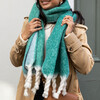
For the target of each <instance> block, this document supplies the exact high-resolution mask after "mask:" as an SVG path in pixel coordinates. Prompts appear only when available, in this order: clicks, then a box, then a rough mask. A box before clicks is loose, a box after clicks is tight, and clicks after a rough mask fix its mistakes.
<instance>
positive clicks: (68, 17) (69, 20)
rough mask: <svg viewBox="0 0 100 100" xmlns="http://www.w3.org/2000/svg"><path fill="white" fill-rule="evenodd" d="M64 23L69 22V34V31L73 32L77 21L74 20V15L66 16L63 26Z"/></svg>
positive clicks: (67, 32)
mask: <svg viewBox="0 0 100 100" xmlns="http://www.w3.org/2000/svg"><path fill="white" fill-rule="evenodd" d="M64 24H67V25H68V27H67V29H66V32H65V34H66V35H68V34H69V33H71V32H72V31H73V29H74V27H75V23H74V22H73V17H71V16H68V15H67V16H65V17H64V19H63V20H62V24H61V26H63V25H64Z"/></svg>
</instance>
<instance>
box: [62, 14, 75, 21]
mask: <svg viewBox="0 0 100 100" xmlns="http://www.w3.org/2000/svg"><path fill="white" fill-rule="evenodd" d="M64 19H69V20H70V21H73V17H71V16H69V15H67V16H65V17H64Z"/></svg>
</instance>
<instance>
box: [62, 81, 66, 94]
mask: <svg viewBox="0 0 100 100" xmlns="http://www.w3.org/2000/svg"><path fill="white" fill-rule="evenodd" d="M66 81H67V80H66ZM66 81H65V83H64V89H63V90H62V95H63V96H65V95H66V94H67V92H66V86H67V82H66Z"/></svg>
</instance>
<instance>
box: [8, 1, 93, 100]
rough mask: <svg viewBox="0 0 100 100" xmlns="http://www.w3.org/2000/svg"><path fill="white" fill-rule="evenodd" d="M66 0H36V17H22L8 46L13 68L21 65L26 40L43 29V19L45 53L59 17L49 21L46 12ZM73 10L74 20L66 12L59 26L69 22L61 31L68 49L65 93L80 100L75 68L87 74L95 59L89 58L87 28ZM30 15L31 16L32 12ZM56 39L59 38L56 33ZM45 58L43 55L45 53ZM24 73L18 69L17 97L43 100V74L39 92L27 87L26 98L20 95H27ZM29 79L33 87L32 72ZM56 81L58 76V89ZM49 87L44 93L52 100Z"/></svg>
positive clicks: (25, 99)
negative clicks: (20, 25) (9, 46)
mask: <svg viewBox="0 0 100 100" xmlns="http://www.w3.org/2000/svg"><path fill="white" fill-rule="evenodd" d="M66 2H67V0H37V3H36V4H37V7H38V8H39V11H40V16H39V18H31V20H30V16H31V14H30V16H29V18H28V17H25V21H24V24H23V27H22V31H21V34H20V36H19V37H18V38H17V40H16V42H15V44H14V46H13V47H12V49H11V52H10V59H11V62H12V64H13V65H14V66H16V67H19V66H22V63H23V58H24V57H25V56H24V54H25V48H26V45H27V41H28V39H30V37H31V36H32V35H34V33H35V32H37V31H39V32H40V30H42V29H43V27H41V26H43V24H42V20H43V23H44V29H45V49H44V51H45V52H46V41H47V39H48V37H49V36H51V35H52V34H53V33H52V34H51V32H52V31H53V29H54V26H55V25H56V23H57V21H58V20H57V21H53V22H51V21H48V20H49V19H48V17H47V15H46V14H48V12H49V13H50V11H51V10H50V9H53V8H57V9H59V8H60V7H62V6H63V5H64V3H66ZM67 4H68V2H67ZM66 6H68V5H66ZM42 8H43V9H44V10H43V9H42ZM69 8H70V7H69ZM60 9H61V10H62V9H63V8H60ZM60 9H59V12H60V11H61V10H60ZM35 10H36V9H35ZM45 10H46V11H45ZM42 11H43V12H44V13H45V14H44V13H43V12H42ZM47 11H48V12H47ZM63 11H65V9H63V10H62V12H63ZM68 11H69V12H72V10H71V9H68ZM37 13H38V12H37ZM55 13H58V12H57V10H56V11H55ZM73 13H76V14H77V15H78V17H77V19H76V20H74V17H73V16H70V15H67V16H65V17H63V20H62V22H61V26H60V27H61V28H62V27H63V26H64V25H68V26H67V28H66V30H65V34H64V41H65V45H66V49H67V51H68V59H69V75H68V79H67V88H66V91H67V92H68V93H72V94H75V95H77V96H78V98H79V100H83V97H82V94H81V91H80V89H79V83H78V78H77V75H76V70H77V71H78V72H80V73H81V74H88V73H89V72H90V71H91V69H92V67H93V65H94V60H93V57H92V50H91V48H90V47H89V45H88V43H87V35H86V31H87V29H88V28H87V26H85V25H83V24H84V19H83V17H82V15H81V14H80V13H79V12H77V11H74V12H73ZM50 14H51V13H50ZM53 14H54V13H52V15H53ZM60 14H61V13H60ZM45 15H46V16H45ZM32 16H34V15H33V14H32ZM57 18H58V17H57ZM46 19H47V20H46ZM52 20H54V19H52ZM78 21H79V23H78ZM58 30H59V28H58ZM58 32H59V31H58ZM56 33H57V32H56ZM56 38H58V35H57V37H56ZM57 42H58V41H57ZM52 48H53V47H52ZM51 56H52V55H51ZM44 58H45V54H44ZM23 72H24V71H22V72H21V76H20V81H19V84H18V88H17V96H16V100H37V99H41V100H42V99H43V97H42V92H43V86H44V85H43V83H46V81H45V78H44V76H42V80H41V84H40V88H39V90H38V91H36V95H35V96H34V94H33V93H32V91H30V90H29V94H30V95H29V96H28V97H26V96H24V95H23V94H24V93H26V95H27V92H25V91H24V88H25V85H24V83H25V82H26V81H25V80H26V77H25V76H24V73H23ZM32 78H33V80H32V87H33V86H34V84H35V76H34V75H33V76H32ZM36 78H37V77H36ZM59 81H60V77H59V76H58V77H57V88H58V86H59ZM42 82H43V83H42ZM48 88H49V87H48ZM51 90H52V86H50V90H49V91H48V92H49V96H47V99H48V100H53V98H52V94H51ZM60 96H61V95H60ZM34 97H35V98H34ZM37 97H38V98H37ZM44 97H45V96H44ZM54 97H57V95H54Z"/></svg>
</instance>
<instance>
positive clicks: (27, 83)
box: [24, 66, 32, 96]
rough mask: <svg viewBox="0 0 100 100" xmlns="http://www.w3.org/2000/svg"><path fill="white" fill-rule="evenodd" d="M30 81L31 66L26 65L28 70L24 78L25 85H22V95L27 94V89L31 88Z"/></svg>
mask: <svg viewBox="0 0 100 100" xmlns="http://www.w3.org/2000/svg"><path fill="white" fill-rule="evenodd" d="M31 83H32V67H31V66H28V72H27V76H26V80H25V85H24V88H25V90H24V96H28V89H30V88H31Z"/></svg>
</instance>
